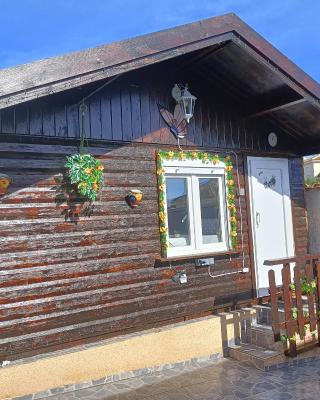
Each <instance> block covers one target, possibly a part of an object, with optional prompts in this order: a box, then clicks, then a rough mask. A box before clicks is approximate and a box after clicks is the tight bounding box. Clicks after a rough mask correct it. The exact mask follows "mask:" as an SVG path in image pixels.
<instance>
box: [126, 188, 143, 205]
mask: <svg viewBox="0 0 320 400" xmlns="http://www.w3.org/2000/svg"><path fill="white" fill-rule="evenodd" d="M142 197H143V193H142V192H141V190H138V189H133V190H131V191H130V193H129V194H128V196H127V198H126V199H127V203H128V204H129V206H130V207H131V208H135V207H137V206H138V205H139V204H140V202H141V200H142Z"/></svg>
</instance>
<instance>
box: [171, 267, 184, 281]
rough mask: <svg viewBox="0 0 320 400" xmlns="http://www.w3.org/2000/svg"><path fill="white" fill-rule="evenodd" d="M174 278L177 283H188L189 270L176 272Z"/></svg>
mask: <svg viewBox="0 0 320 400" xmlns="http://www.w3.org/2000/svg"><path fill="white" fill-rule="evenodd" d="M172 280H173V281H174V282H176V283H187V282H188V278H187V271H186V270H184V269H183V270H181V271H176V274H175V275H174V276H173V278H172Z"/></svg>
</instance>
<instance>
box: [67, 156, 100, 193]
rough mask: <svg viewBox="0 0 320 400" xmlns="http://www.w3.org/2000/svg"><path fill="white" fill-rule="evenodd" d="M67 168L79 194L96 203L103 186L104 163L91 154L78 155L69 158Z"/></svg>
mask: <svg viewBox="0 0 320 400" xmlns="http://www.w3.org/2000/svg"><path fill="white" fill-rule="evenodd" d="M65 167H66V168H67V172H68V177H69V178H70V182H71V184H73V185H75V187H76V190H77V192H78V194H79V195H80V196H82V197H86V198H87V199H89V200H91V201H95V200H96V199H97V196H98V194H99V191H100V190H101V188H102V184H103V170H104V167H103V165H102V162H101V161H99V160H97V159H96V158H94V157H93V156H92V155H91V154H82V153H77V154H74V155H72V156H68V157H67V162H66V164H65Z"/></svg>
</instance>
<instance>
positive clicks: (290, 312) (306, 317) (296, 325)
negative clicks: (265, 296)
mask: <svg viewBox="0 0 320 400" xmlns="http://www.w3.org/2000/svg"><path fill="white" fill-rule="evenodd" d="M290 263H295V266H294V268H293V274H292V273H291V267H290ZM279 264H282V265H283V267H282V270H281V276H282V285H281V286H276V279H275V273H274V271H273V270H270V271H269V273H268V274H269V290H270V301H271V317H272V329H273V333H274V338H275V340H276V341H279V340H283V341H285V342H286V343H287V344H288V348H287V349H286V353H287V354H288V355H289V356H292V357H295V356H296V355H297V345H299V349H300V348H301V349H302V348H303V347H304V345H305V344H306V343H307V344H308V345H310V343H314V344H316V343H317V344H320V335H319V332H320V254H314V255H310V254H307V255H305V256H303V257H290V258H286V259H276V260H266V261H265V262H264V265H266V266H275V265H279ZM279 300H282V302H283V309H282V312H284V320H283V319H280V314H279V311H280V310H279ZM307 335H308V339H307V338H306V336H307Z"/></svg>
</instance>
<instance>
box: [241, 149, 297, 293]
mask: <svg viewBox="0 0 320 400" xmlns="http://www.w3.org/2000/svg"><path fill="white" fill-rule="evenodd" d="M248 172H249V186H250V202H251V221H252V231H253V245H254V257H255V271H256V284H257V292H258V296H264V295H266V294H268V287H269V281H268V271H269V269H270V268H271V267H267V266H264V265H263V263H264V261H265V260H270V259H275V258H286V257H291V256H294V241H293V228H292V214H291V199H290V187H289V173H288V160H287V159H283V158H263V157H248ZM272 268H273V269H274V271H275V276H276V284H277V285H281V265H279V266H275V267H272Z"/></svg>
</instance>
